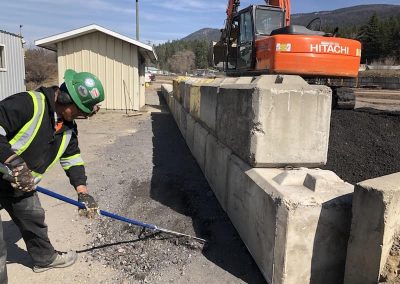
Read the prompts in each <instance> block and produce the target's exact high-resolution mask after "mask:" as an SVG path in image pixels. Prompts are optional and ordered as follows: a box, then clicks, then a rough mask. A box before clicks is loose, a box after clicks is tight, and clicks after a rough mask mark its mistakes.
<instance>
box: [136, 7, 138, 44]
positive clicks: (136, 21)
mask: <svg viewBox="0 0 400 284" xmlns="http://www.w3.org/2000/svg"><path fill="white" fill-rule="evenodd" d="M136 40H139V0H136Z"/></svg>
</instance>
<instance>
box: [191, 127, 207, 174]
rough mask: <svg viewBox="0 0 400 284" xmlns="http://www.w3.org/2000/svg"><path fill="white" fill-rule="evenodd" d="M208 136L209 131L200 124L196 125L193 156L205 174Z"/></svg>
mask: <svg viewBox="0 0 400 284" xmlns="http://www.w3.org/2000/svg"><path fill="white" fill-rule="evenodd" d="M207 136H208V131H207V130H206V129H205V128H204V127H202V126H201V125H200V124H199V123H196V124H195V125H194V134H193V151H192V154H193V156H194V157H195V159H196V161H197V163H198V164H199V167H200V169H201V170H202V171H203V173H204V165H205V159H206V142H207Z"/></svg>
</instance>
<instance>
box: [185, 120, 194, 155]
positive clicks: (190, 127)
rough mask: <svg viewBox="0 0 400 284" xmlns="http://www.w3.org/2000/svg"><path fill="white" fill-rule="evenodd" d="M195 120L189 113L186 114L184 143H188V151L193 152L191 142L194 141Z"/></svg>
mask: <svg viewBox="0 0 400 284" xmlns="http://www.w3.org/2000/svg"><path fill="white" fill-rule="evenodd" d="M195 123H196V121H195V120H194V119H193V117H192V116H191V115H190V114H187V115H186V144H187V145H188V147H189V149H190V151H191V152H192V153H193V143H194V125H195Z"/></svg>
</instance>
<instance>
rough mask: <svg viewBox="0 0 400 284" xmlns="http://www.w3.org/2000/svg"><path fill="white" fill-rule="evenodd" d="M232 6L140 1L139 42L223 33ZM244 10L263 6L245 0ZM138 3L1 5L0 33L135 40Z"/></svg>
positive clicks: (312, 5) (307, 6) (295, 7)
mask: <svg viewBox="0 0 400 284" xmlns="http://www.w3.org/2000/svg"><path fill="white" fill-rule="evenodd" d="M227 2H228V0H169V1H166V0H139V5H140V9H139V11H140V30H141V31H140V41H142V42H145V43H154V44H158V43H161V42H165V41H167V40H174V39H180V38H182V37H185V36H187V35H188V34H190V33H192V32H194V31H197V30H199V29H201V28H205V27H209V28H222V27H223V24H224V20H225V9H226V5H227ZM241 3H242V6H241V7H246V6H248V5H249V4H261V3H264V1H260V0H254V1H252V0H242V1H241ZM363 4H396V5H400V0H389V1H378V0H375V1H369V0H352V1H349V0H346V1H345V0H335V1H323V0H292V13H307V12H316V11H329V10H334V9H338V8H343V7H350V6H355V5H363ZM135 6H136V1H135V0H0V30H6V31H8V32H13V33H19V25H23V28H22V34H23V36H24V37H25V40H27V41H28V43H33V41H34V40H37V39H40V38H44V37H48V36H52V35H55V34H58V33H63V32H66V31H69V30H73V29H76V28H80V27H83V26H86V25H90V24H93V23H95V24H98V25H100V26H103V27H105V28H107V29H109V30H112V31H115V32H118V33H120V34H123V35H126V36H128V37H131V38H135V30H136V27H135V23H136V20H135Z"/></svg>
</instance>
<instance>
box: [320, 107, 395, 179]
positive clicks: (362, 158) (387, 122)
mask: <svg viewBox="0 0 400 284" xmlns="http://www.w3.org/2000/svg"><path fill="white" fill-rule="evenodd" d="M399 133H400V112H383V111H378V110H374V109H356V110H355V111H349V110H333V111H332V117H331V130H330V140H329V150H328V163H327V164H326V166H325V167H324V169H327V170H332V171H334V172H335V173H336V174H337V175H338V176H340V177H341V178H342V179H343V180H345V181H347V182H349V183H352V184H355V183H357V182H360V181H363V180H367V179H371V178H375V177H379V176H384V175H388V174H392V173H395V172H399V171H400V162H399V161H400V135H399Z"/></svg>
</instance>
